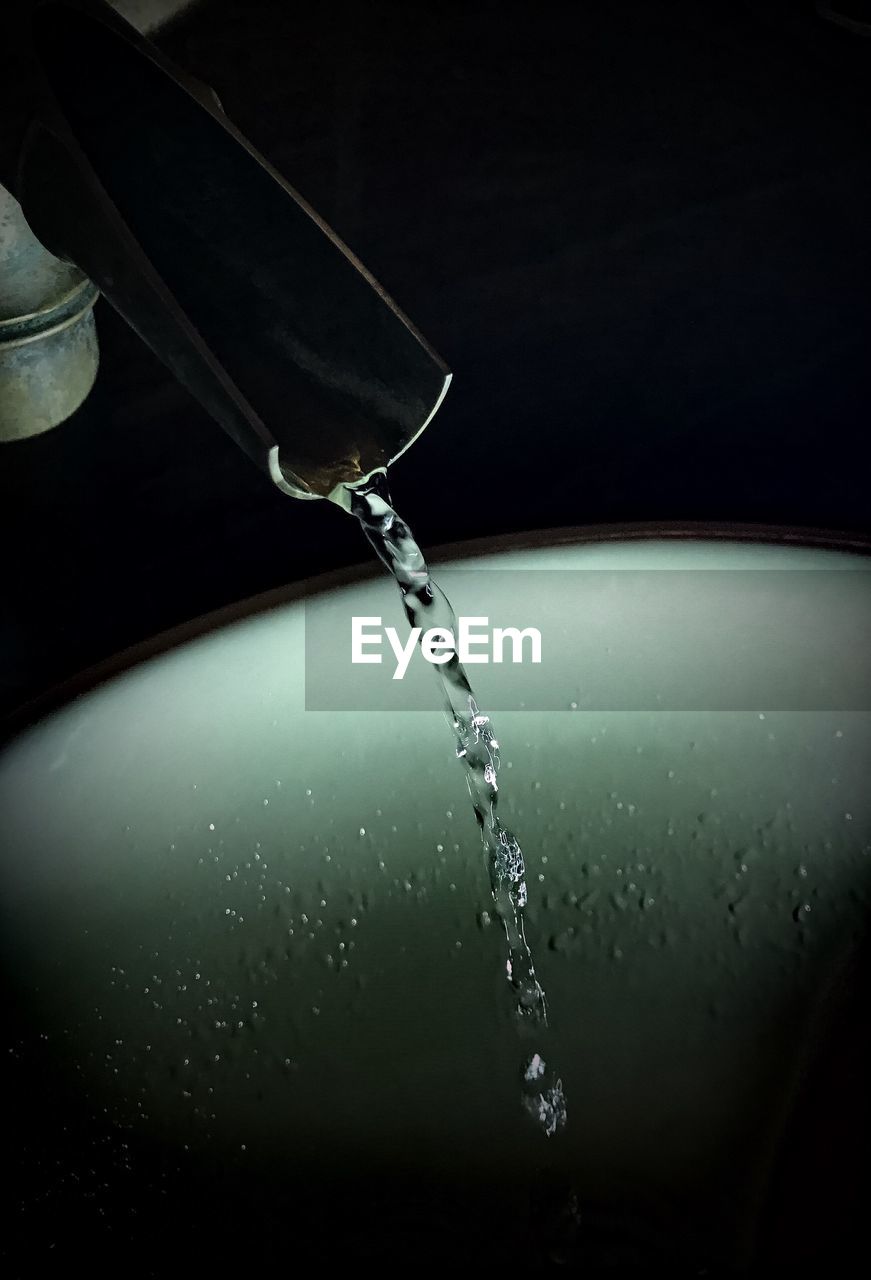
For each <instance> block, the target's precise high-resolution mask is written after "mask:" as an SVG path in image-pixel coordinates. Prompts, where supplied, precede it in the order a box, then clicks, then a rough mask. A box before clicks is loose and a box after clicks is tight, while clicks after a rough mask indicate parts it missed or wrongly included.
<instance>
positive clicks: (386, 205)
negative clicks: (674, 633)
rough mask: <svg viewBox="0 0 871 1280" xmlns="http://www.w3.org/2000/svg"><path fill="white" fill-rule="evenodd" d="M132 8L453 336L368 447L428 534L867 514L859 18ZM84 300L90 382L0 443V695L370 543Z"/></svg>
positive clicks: (648, 10) (864, 92) (584, 8)
mask: <svg viewBox="0 0 871 1280" xmlns="http://www.w3.org/2000/svg"><path fill="white" fill-rule="evenodd" d="M159 40H160V43H161V44H162V45H163V46H164V47H165V48H166V49H167V51H168V52H170V54H171V55H173V56H174V57H176V59H177V60H178V61H179V62H180V63H181V64H182V65H184V66H186V67H187V68H188V69H189V70H191V71H192V72H194V73H195V74H196V75H198V76H200V77H201V78H202V79H204V80H206V81H208V82H209V83H211V84H212V85H213V86H214V87H215V88H216V90H217V92H218V94H219V95H220V97H221V99H222V102H223V105H224V108H225V110H226V111H227V113H228V115H229V116H230V117H231V118H232V119H233V120H234V121H235V122H236V123H237V124H238V125H239V126H240V127H241V128H242V129H243V131H245V132H247V133H248V134H249V136H250V137H251V138H252V140H253V141H254V143H255V144H256V145H257V146H258V147H259V148H260V149H261V150H262V151H263V152H264V153H265V155H266V156H267V157H268V158H269V159H270V160H271V161H272V162H273V163H274V164H275V165H276V166H277V167H278V168H279V169H280V170H281V171H282V172H283V173H285V174H286V176H287V177H288V178H289V179H290V181H291V182H292V183H293V184H294V185H295V186H296V187H297V188H298V189H299V190H300V191H301V192H302V194H303V195H304V196H305V197H306V198H307V199H308V200H310V201H311V203H312V204H313V205H314V206H315V207H316V208H317V209H318V211H319V212H320V213H321V214H322V215H323V216H324V217H325V218H326V219H327V221H328V222H330V223H331V224H332V225H333V226H334V227H335V229H336V230H337V231H338V233H339V234H340V235H341V236H342V237H343V238H344V239H345V240H346V241H347V242H348V243H349V245H350V246H351V247H352V249H354V251H355V252H356V253H357V254H358V255H359V256H360V257H361V258H362V260H363V261H364V262H365V263H366V265H367V266H368V267H369V268H370V270H372V271H373V273H374V274H375V275H376V276H377V277H378V278H379V279H380V280H381V282H382V283H383V285H384V286H385V287H386V288H387V289H388V291H389V292H390V293H391V294H392V295H393V296H394V297H395V298H396V300H397V301H398V303H399V304H400V306H401V307H403V309H404V310H405V311H406V312H407V313H408V314H409V315H410V316H411V318H412V319H413V320H414V322H415V323H416V324H417V325H418V326H419V327H420V328H421V330H422V331H423V333H424V334H425V335H426V337H427V338H428V339H429V340H430V341H431V343H432V344H433V345H434V346H435V348H436V349H437V350H438V351H439V352H440V353H441V354H442V355H443V356H444V358H445V359H446V360H447V362H448V364H449V365H450V366H451V368H452V369H453V371H454V383H453V386H452V388H451V390H450V393H449V395H448V398H447V400H446V402H445V404H444V406H443V408H442V409H441V411H440V412H439V414H438V416H437V418H436V419H435V421H434V423H433V424H432V426H431V427H430V428H429V429H428V430H427V431H426V432H425V433H424V435H423V436H422V437H421V439H420V441H419V442H418V443H417V444H416V445H415V446H414V448H413V449H412V450H411V451H410V452H409V453H408V454H407V455H406V456H405V457H404V458H403V459H402V460H401V461H400V462H399V463H398V464H397V465H396V467H395V469H394V471H393V488H394V495H395V498H396V501H397V503H398V505H399V506H400V507H401V509H402V510H403V512H404V513H405V514H406V516H407V518H408V519H410V520H411V521H412V523H413V524H414V526H415V529H416V531H417V533H418V537H419V539H420V540H421V541H422V542H423V543H424V544H425V545H430V546H432V545H435V544H438V543H443V542H446V541H454V540H457V539H465V538H469V537H475V536H479V535H486V534H494V533H502V532H507V531H515V530H526V529H535V528H542V527H544V528H549V527H558V526H565V525H579V524H598V523H603V522H621V523H624V522H630V521H655V522H667V521H717V522H724V521H727V522H728V521H738V522H754V523H761V524H767V525H799V526H814V527H817V528H829V529H841V530H851V531H863V530H864V531H867V530H868V527H869V509H868V500H867V494H868V472H867V470H866V468H865V465H864V441H865V436H866V423H867V420H868V413H869V404H871V360H869V354H868V338H869V328H871V326H869V319H868V315H869V289H868V285H869V278H871V176H869V128H868V126H869V114H871V112H869V96H871V40H863V39H862V38H861V37H858V36H851V35H848V34H847V33H846V32H844V31H843V30H840V29H838V28H836V27H835V26H833V25H832V24H831V23H829V22H826V21H824V20H823V19H822V18H820V17H819V16H818V15H817V13H816V10H815V6H814V5H813V4H812V3H809V4H801V3H797V4H789V3H776V2H772V3H766V4H750V3H746V4H742V3H739V2H737V0H736V2H734V3H720V4H704V5H699V4H697V3H670V4H667V5H659V4H650V3H645V2H644V0H621V3H620V4H611V3H599V4H589V3H578V4H571V5H569V4H564V5H563V4H554V5H534V4H529V3H524V4H516V3H509V2H503V3H498V4H497V3H482V2H480V0H479V2H475V3H466V4H452V5H447V4H434V3H420V0H417V2H416V3H413V4H411V3H403V4H400V3H390V2H387V0H374V2H370V3H366V4H362V3H356V4H351V3H343V2H342V0H325V2H320V3H318V4H316V5H313V6H308V5H302V4H297V3H289V2H288V0H245V2H244V3H243V2H242V0H212V3H211V4H208V5H206V6H205V8H204V9H199V10H196V9H195V10H193V11H191V13H189V14H188V16H187V17H186V18H184V19H182V20H181V21H180V22H178V23H177V24H176V25H175V26H174V27H171V28H169V29H167V30H165V31H164V32H163V33H162V34H161V36H160V37H159ZM98 324H99V330H100V338H101V349H102V369H101V373H100V377H99V379H98V384H97V387H96V389H95V391H94V392H93V394H92V396H91V398H90V399H89V400H88V402H87V403H86V404H85V406H84V407H83V408H82V409H81V410H80V411H79V413H78V414H77V415H76V416H75V418H74V419H72V420H71V421H69V422H68V423H66V424H65V425H64V426H62V427H60V428H58V429H57V430H55V431H52V432H50V433H48V434H47V435H45V436H42V437H39V438H36V439H33V440H30V441H26V442H23V443H19V444H16V445H6V446H2V448H0V503H2V539H3V541H2V545H3V548H4V555H3V560H4V571H3V581H4V586H3V595H4V605H5V608H4V619H3V632H2V641H0V643H2V682H0V700H2V706H3V707H5V708H10V707H12V706H14V705H16V704H18V703H20V702H22V701H23V700H24V699H26V698H27V697H29V696H32V695H34V694H36V693H38V692H41V691H43V690H44V689H46V688H47V687H48V686H49V685H50V684H51V683H53V682H54V681H56V680H58V679H60V678H62V677H64V676H66V675H69V674H72V673H73V672H74V671H76V670H77V669H80V668H82V667H83V666H86V665H89V664H91V663H93V662H96V661H98V660H99V659H101V658H103V657H105V656H107V655H108V654H110V653H112V652H115V651H117V650H118V649H119V648H121V647H124V646H126V645H128V644H131V643H134V642H136V641H138V640H141V639H144V638H145V637H147V636H149V635H153V634H155V633H156V632H158V631H160V630H162V629H164V628H166V627H168V626H171V625H174V624H175V623H178V622H181V621H184V620H186V619H189V618H192V617H195V616H197V615H198V614H200V613H202V612H204V611H207V610H210V609H213V608H216V607H219V606H221V605H223V604H226V603H229V602H231V601H234V600H237V599H240V598H242V597H245V596H248V595H251V594H254V593H256V592H259V591H261V590H264V589H266V588H269V587H273V586H278V585H280V584H282V583H285V582H288V581H290V580H292V579H295V578H300V577H304V576H308V575H310V574H313V573H315V572H318V571H321V570H324V569H327V568H331V567H335V566H338V565H345V564H352V563H355V562H359V561H362V560H364V559H366V558H367V551H366V548H365V545H364V543H363V542H362V539H361V537H360V535H359V534H358V532H357V530H356V529H355V528H353V527H352V526H351V524H350V522H349V521H348V519H347V517H345V516H343V515H342V513H341V512H339V511H338V510H337V509H334V508H332V506H331V505H330V504H327V503H323V502H321V503H298V502H295V501H293V500H291V499H288V498H285V497H283V496H282V495H280V494H279V493H278V492H277V491H276V490H274V489H273V488H272V487H271V486H270V484H269V483H268V482H267V481H266V480H265V479H264V478H263V477H262V476H261V475H260V474H259V473H258V472H257V471H256V470H255V469H254V468H253V467H252V465H251V463H250V462H249V461H248V460H247V459H246V458H245V457H244V456H243V455H242V454H241V453H240V452H239V451H238V450H237V449H236V448H235V446H234V445H233V444H232V443H231V442H230V441H229V440H228V439H227V438H225V437H224V436H223V435H222V433H221V431H220V429H219V428H217V427H216V426H214V424H213V423H211V422H210V421H209V420H208V418H207V417H206V416H205V414H204V412H203V411H202V410H200V408H199V407H198V406H197V405H196V404H194V403H193V402H192V401H191V400H190V399H189V398H188V397H187V395H186V393H185V392H183V391H182V390H181V389H180V388H179V387H178V386H177V385H175V384H174V383H173V382H172V380H171V378H170V377H169V375H168V374H167V373H165V371H164V370H163V369H162V367H161V366H160V365H159V364H158V363H157V362H156V361H155V359H154V358H153V357H152V356H151V354H150V353H149V352H148V351H147V350H146V349H145V348H144V347H143V346H142V345H141V344H140V342H139V340H138V339H137V338H136V337H135V336H134V335H133V334H132V332H130V331H129V330H127V329H126V327H125V326H124V325H123V323H122V322H121V321H120V320H119V319H118V318H117V317H116V316H115V315H114V313H113V312H112V311H111V310H110V309H109V308H108V306H107V304H105V303H101V304H99V306H98ZM280 376H281V371H280V370H276V378H280Z"/></svg>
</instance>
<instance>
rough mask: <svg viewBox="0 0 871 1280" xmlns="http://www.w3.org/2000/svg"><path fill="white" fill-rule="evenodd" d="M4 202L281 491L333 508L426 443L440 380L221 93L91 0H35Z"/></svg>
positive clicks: (404, 325) (414, 338)
mask: <svg viewBox="0 0 871 1280" xmlns="http://www.w3.org/2000/svg"><path fill="white" fill-rule="evenodd" d="M30 39H31V40H32V49H31V52H32V56H33V67H34V74H35V76H36V77H37V79H38V89H39V99H40V101H41V107H40V110H39V113H38V116H37V118H36V119H35V120H34V121H33V123H32V124H31V126H30V128H29V130H28V132H27V134H26V137H25V140H24V144H23V147H22V150H21V153H20V159H19V163H18V166H17V172H16V176H15V183H16V194H17V196H18V198H19V200H20V201H21V204H22V206H23V208H24V212H25V214H26V216H27V219H28V221H29V223H30V226H31V227H32V228H33V230H34V232H35V233H36V235H37V236H38V237H39V239H40V240H41V241H42V243H43V244H44V245H45V246H46V247H47V248H48V249H50V250H51V252H52V253H53V254H56V255H58V256H59V257H61V258H63V259H65V260H66V261H69V262H71V263H74V264H75V265H76V266H77V267H79V268H80V269H81V271H82V272H84V273H85V275H87V276H88V277H89V278H90V279H91V280H92V281H94V283H95V284H96V285H97V286H98V287H99V289H100V290H101V292H102V293H103V294H104V295H105V296H106V298H108V300H109V301H110V302H111V303H112V304H113V306H114V307H116V308H117V310H118V311H119V312H120V313H121V314H122V315H123V316H124V317H125V319H126V320H127V321H128V322H129V323H130V324H131V325H132V327H133V328H134V329H135V330H136V332H137V333H138V334H139V335H140V336H141V337H142V338H143V340H144V341H145V342H146V343H147V344H148V346H150V347H151V349H152V350H153V351H154V352H155V353H156V354H157V355H158V357H159V358H160V359H161V360H162V361H163V362H164V363H165V364H166V365H167V366H168V367H169V368H170V369H171V370H172V372H173V373H174V374H175V375H176V377H177V378H178V379H179V380H180V381H181V382H182V383H183V384H184V385H185V386H186V387H187V388H188V389H189V391H191V392H192V393H193V395H194V396H195V397H196V398H197V399H198V400H199V401H200V403H201V404H202V405H203V406H204V407H205V408H206V409H207V410H208V411H209V413H210V414H211V415H212V416H213V417H214V418H215V419H216V420H217V421H218V422H219V423H220V424H221V425H222V426H223V427H224V428H225V430H226V431H228V432H229V434H230V435H231V436H232V437H233V438H234V439H235V440H236V441H237V443H238V444H239V445H240V446H241V447H242V448H243V449H244V450H245V452H246V453H248V454H249V456H250V457H252V458H253V460H254V461H255V462H256V463H258V465H259V466H261V467H262V468H263V469H264V470H265V471H267V472H268V473H269V474H270V476H271V477H272V479H273V480H274V481H275V483H276V484H278V485H279V487H280V488H282V489H283V490H285V491H286V492H288V493H292V494H294V495H295V496H299V497H323V496H328V495H329V494H330V493H331V492H332V491H333V490H335V489H336V488H337V487H338V486H341V485H344V484H349V483H350V484H353V483H356V482H359V481H361V480H363V479H365V477H366V476H368V475H369V474H371V473H372V472H373V471H375V470H378V469H379V468H382V467H385V466H387V465H388V464H389V463H390V462H392V461H393V460H394V459H395V458H396V457H397V456H398V455H399V454H400V453H402V452H403V451H404V450H405V449H406V448H407V447H408V445H409V444H410V443H411V442H412V441H413V440H414V439H415V438H416V436H417V435H418V434H419V433H420V432H421V431H422V430H423V428H424V427H425V426H426V424H427V423H428V422H429V420H430V418H431V417H432V416H433V414H434V413H435V411H436V409H437V408H438V406H439V404H440V403H441V400H442V398H443V396H444V394H445V392H446V390H447V387H448V384H449V382H450V373H449V372H448V370H447V368H446V366H445V365H444V363H443V362H442V361H441V360H440V359H439V357H438V356H437V355H436V354H435V352H434V351H433V350H432V349H431V347H430V346H429V345H428V344H427V343H426V342H425V340H424V339H423V337H422V336H421V335H420V334H419V333H418V332H417V330H416V329H415V328H414V327H413V326H412V324H411V323H410V322H409V321H408V319H407V318H406V317H405V316H404V315H403V314H402V312H401V311H400V310H399V309H398V308H397V307H396V305H395V304H394V303H393V302H392V301H391V299H390V298H389V297H388V296H387V294H386V293H385V292H384V291H383V289H381V287H380V286H379V285H378V284H377V282H376V281H375V280H374V279H373V278H372V276H371V275H370V274H369V273H368V272H367V271H366V270H365V268H364V267H363V266H362V265H361V264H360V263H359V262H358V261H357V259H356V258H355V257H354V256H353V254H352V253H351V252H350V251H349V250H348V249H347V248H346V246H345V245H344V244H343V243H342V242H341V241H340V240H339V239H338V237H337V236H336V235H335V234H334V233H333V232H332V231H331V230H330V228H329V227H327V226H326V224H325V223H324V222H323V221H322V220H321V219H320V218H319V217H318V215H317V214H316V213H315V212H314V210H313V209H312V208H311V207H310V206H309V205H308V204H307V203H306V202H305V201H304V200H303V199H302V197H301V196H300V195H299V194H298V193H297V192H296V191H294V190H293V188H292V187H290V186H289V185H288V183H287V182H285V181H284V179H283V178H282V177H281V176H280V175H279V174H278V173H276V172H275V170H274V169H273V168H272V167H271V166H270V165H269V164H268V163H267V162H266V161H265V160H264V159H263V158H262V157H261V156H260V155H259V154H258V153H257V152H256V151H255V150H254V148H253V147H252V146H251V144H250V143H249V142H248V141H247V140H246V139H245V138H244V137H243V136H242V135H241V134H240V133H239V131H238V130H237V129H236V128H234V126H233V125H232V124H231V123H230V121H229V120H228V119H227V118H226V116H225V115H224V114H223V112H222V111H221V109H220V106H219V105H218V103H217V100H216V98H215V96H214V94H212V93H211V91H210V90H208V89H206V88H205V87H204V86H202V85H201V84H199V83H198V82H196V81H193V80H191V79H190V78H189V77H187V76H186V75H185V74H184V73H183V72H181V71H180V70H179V69H178V68H176V67H175V66H174V65H173V64H172V63H171V62H170V61H169V59H167V58H166V57H165V56H164V55H163V54H162V53H161V52H160V51H159V50H158V49H157V48H156V47H155V46H154V45H153V44H151V43H150V42H149V41H148V40H146V39H145V38H144V37H143V36H141V35H139V34H138V33H137V32H136V31H135V30H134V28H133V27H131V26H130V25H129V24H128V23H127V22H125V21H124V20H123V19H122V18H120V17H119V16H118V15H117V14H116V13H115V12H114V11H113V10H112V9H111V8H110V7H109V6H108V5H107V4H105V3H103V2H102V0H44V2H43V0H40V2H38V3H37V4H36V6H35V9H34V12H33V15H32V21H31V30H30Z"/></svg>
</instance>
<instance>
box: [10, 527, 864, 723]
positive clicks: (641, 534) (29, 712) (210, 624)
mask: <svg viewBox="0 0 871 1280" xmlns="http://www.w3.org/2000/svg"><path fill="white" fill-rule="evenodd" d="M668 539H673V540H675V541H687V542H712V541H723V542H749V543H756V544H757V545H761V546H794V547H817V548H820V549H821V550H829V551H850V552H853V553H855V554H858V555H871V534H865V533H861V532H851V531H847V530H835V529H817V528H813V527H802V526H789V525H766V524H735V523H729V522H728V521H719V522H716V521H657V520H651V521H644V522H632V523H625V524H620V523H617V524H599V525H567V526H563V527H559V528H555V529H527V530H521V531H520V532H518V533H502V534H491V535H486V536H484V537H481V538H468V539H465V540H463V541H460V542H448V543H444V544H440V545H438V546H435V547H433V548H432V549H431V550H428V552H427V555H428V558H429V559H430V561H432V562H433V563H438V564H449V563H451V562H453V561H457V560H468V559H472V558H473V557H476V556H488V555H498V554H499V553H501V552H506V551H531V550H537V549H540V548H544V547H564V546H576V545H578V546H582V545H591V544H594V543H610V542H644V541H651V542H653V541H662V540H668ZM384 572H385V571H384V569H383V567H382V565H381V564H380V563H379V562H378V560H377V559H376V558H375V557H374V556H373V557H372V559H371V561H364V562H362V563H357V564H352V565H346V566H343V567H341V568H338V569H332V570H328V571H327V572H325V573H319V574H315V575H313V576H312V577H308V578H299V579H297V580H295V581H293V582H288V583H284V584H283V585H281V586H278V587H270V588H268V589H267V590H266V591H261V592H258V593H257V594H255V595H253V596H245V597H243V598H242V599H241V600H236V601H233V602H232V603H230V604H226V605H221V606H220V607H219V608H217V609H212V610H209V612H207V613H203V614H198V615H197V616H196V617H195V618H191V619H188V620H187V621H185V622H180V623H177V624H176V625H175V626H172V627H168V628H166V629H164V630H162V631H159V632H157V633H156V634H154V635H152V636H148V637H146V638H145V639H143V640H138V641H136V642H135V643H134V644H132V645H128V646H126V647H125V648H123V649H120V650H119V651H118V652H117V653H115V654H112V655H111V656H110V657H108V658H103V659H101V660H100V661H99V662H96V663H94V664H92V665H90V666H88V667H85V668H84V669H83V670H81V671H78V672H76V673H75V674H74V675H72V676H68V677H66V678H65V679H63V680H60V681H57V682H56V683H54V684H52V685H51V686H49V688H48V689H46V690H45V691H44V692H43V693H40V694H37V696H36V697H34V698H30V699H28V700H27V701H26V702H24V703H22V704H21V705H20V706H19V707H16V708H14V709H13V710H12V711H10V712H8V713H6V714H5V715H4V716H3V717H2V718H0V748H2V747H5V746H6V745H8V744H9V743H11V742H12V741H13V740H14V739H15V738H17V737H18V736H19V734H21V733H22V732H24V731H25V730H27V729H29V728H31V727H33V726H34V725H36V724H37V723H38V722H39V721H41V720H43V719H45V718H46V717H47V716H49V715H50V714H51V713H52V712H54V711H58V710H60V709H61V708H63V707H64V706H66V705H68V704H70V703H72V702H75V701H76V700H77V699H78V698H82V697H84V696H85V695H87V694H89V693H91V692H93V691H94V690H95V689H97V688H99V687H100V686H101V685H103V684H106V683H108V682H109V681H110V680H113V679H115V678H117V677H118V676H120V675H123V674H124V673H125V672H127V671H131V670H133V668H135V667H138V666H141V665H142V664H143V663H145V662H148V661H150V660H151V659H153V658H158V657H161V656H162V655H163V654H165V653H169V652H170V651H171V650H173V649H176V648H179V647H181V646H182V645H184V644H188V643H190V642H191V641H194V640H198V639H200V638H201V637H203V636H205V635H208V634H209V633H210V632H212V631H219V630H220V629H221V628H223V627H226V626H231V625H232V624H233V623H236V622H241V621H243V620H244V619H249V618H255V617H258V616H259V615H260V614H265V613H269V612H270V611H271V610H273V609H279V608H282V607H284V606H285V605H288V604H293V603H294V602H295V601H297V600H301V599H305V598H307V597H309V596H316V595H320V594H322V593H323V592H327V591H334V590H337V589H340V588H342V587H347V586H351V585H352V584H354V583H357V582H366V581H369V580H371V579H373V578H378V577H381V576H382V575H383V574H384Z"/></svg>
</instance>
